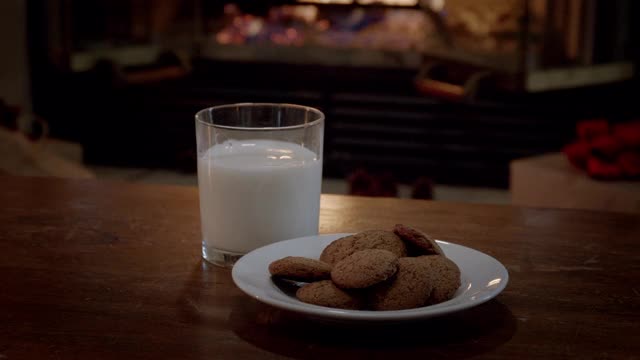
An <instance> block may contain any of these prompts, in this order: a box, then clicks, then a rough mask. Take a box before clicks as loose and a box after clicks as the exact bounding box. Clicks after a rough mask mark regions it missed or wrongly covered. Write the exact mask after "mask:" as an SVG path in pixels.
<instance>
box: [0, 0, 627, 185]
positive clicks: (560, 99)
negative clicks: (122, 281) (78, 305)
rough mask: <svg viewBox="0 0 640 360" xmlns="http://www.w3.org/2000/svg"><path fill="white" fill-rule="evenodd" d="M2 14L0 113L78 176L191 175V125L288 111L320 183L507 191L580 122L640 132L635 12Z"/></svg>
mask: <svg viewBox="0 0 640 360" xmlns="http://www.w3.org/2000/svg"><path fill="white" fill-rule="evenodd" d="M0 7H2V8H1V9H0V23H2V24H3V26H4V27H5V28H6V29H4V30H3V33H2V35H0V36H1V40H2V41H0V46H1V47H0V49H2V54H3V56H2V60H0V67H1V68H2V69H1V71H2V81H1V83H2V84H1V88H0V90H1V92H0V98H4V100H5V102H6V103H7V104H10V105H11V106H20V107H21V109H22V110H23V112H29V113H31V114H34V115H33V118H36V117H37V118H38V119H41V121H40V122H41V123H45V124H47V129H48V130H47V131H48V135H49V136H50V137H52V138H56V139H60V140H64V141H69V142H73V143H77V144H80V145H81V146H82V149H83V163H84V164H86V165H88V166H116V167H125V168H160V169H170V170H173V171H179V172H182V173H186V174H193V173H195V164H196V161H195V136H194V131H195V130H194V118H193V115H194V113H195V112H196V111H197V110H199V109H202V108H204V107H208V106H213V105H218V104H223V103H233V102H288V103H298V104H304V105H309V106H314V107H318V108H320V109H322V110H323V111H324V112H325V113H326V115H327V128H326V135H325V136H326V137H325V154H324V155H325V157H324V161H325V163H324V166H325V168H324V174H325V177H327V178H336V179H348V177H349V176H353V174H354V173H355V174H357V171H360V172H363V171H364V172H368V173H374V174H386V176H391V177H392V178H393V179H394V181H398V182H401V183H406V184H414V183H416V181H418V182H419V181H420V179H422V180H423V181H424V179H429V181H433V182H435V183H439V184H452V185H464V186H484V187H494V188H506V187H507V186H508V184H509V164H510V162H511V161H512V160H514V159H519V158H525V157H529V156H533V155H538V154H543V153H548V152H555V151H559V150H560V149H561V148H562V146H563V145H564V144H566V143H568V142H569V141H571V139H572V138H573V137H574V136H575V125H576V123H577V122H578V121H580V120H584V119H593V118H606V119H609V120H610V121H612V122H617V121H627V120H630V119H634V118H637V117H638V99H637V94H638V81H637V80H638V76H637V71H636V68H637V67H636V65H637V60H638V49H639V48H640V47H639V46H638V37H637V34H638V33H640V31H638V29H635V28H634V27H637V23H638V20H639V19H638V15H639V14H640V13H639V12H638V11H637V10H638V2H637V1H631V0H628V1H625V0H613V1H612V0H608V1H603V0H539V1H536V0H529V1H526V0H521V1H519V0H423V1H417V0H415V1H414V0H385V1H374V0H371V1H369V0H358V1H352V0H342V1H328V0H327V1H319V0H317V1H314V0H306V1H295V0H291V1H280V0H279V1H266V0H265V1H259V2H257V1H250V0H246V1H245V0H242V1H234V2H231V1H229V2H227V1H215V0H189V1H178V0H49V1H46V0H28V1H20V0H3V1H2V5H0ZM634 23H635V24H634ZM27 127H28V128H29V126H28V125H27ZM34 128H36V126H31V127H30V129H31V130H32V131H36V130H33V129H34Z"/></svg>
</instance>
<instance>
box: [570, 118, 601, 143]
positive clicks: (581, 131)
mask: <svg viewBox="0 0 640 360" xmlns="http://www.w3.org/2000/svg"><path fill="white" fill-rule="evenodd" d="M576 130H577V132H578V138H579V139H580V140H585V141H590V140H592V139H594V138H596V137H598V136H600V135H606V134H609V122H607V120H604V119H597V120H586V121H581V122H579V123H578V125H577V126H576Z"/></svg>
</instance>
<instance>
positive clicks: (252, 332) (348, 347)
mask: <svg viewBox="0 0 640 360" xmlns="http://www.w3.org/2000/svg"><path fill="white" fill-rule="evenodd" d="M229 324H230V326H231V328H232V330H233V331H234V332H235V333H236V334H237V335H238V336H239V337H240V338H242V339H244V340H245V341H247V342H249V343H251V344H253V345H255V346H257V347H259V348H261V349H263V350H266V351H270V352H272V353H276V354H279V355H284V356H289V357H294V358H343V357H344V358H347V357H352V356H353V357H362V356H363V355H371V356H374V357H388V356H393V357H421V358H423V357H424V358H426V357H427V356H428V357H440V358H442V357H446V358H448V359H461V358H467V357H471V356H475V355H478V354H482V353H485V352H488V351H491V350H493V349H495V348H497V347H499V346H500V345H502V344H504V343H505V342H507V341H508V340H509V339H511V337H512V336H513V334H514V333H515V331H516V327H517V324H516V319H515V318H514V316H513V315H512V314H511V311H509V309H508V308H507V307H506V306H505V305H504V304H502V303H500V302H499V301H496V300H492V301H490V302H487V303H485V304H483V305H480V306H477V307H475V308H472V309H469V310H466V311H463V312H459V313H456V314H451V315H447V316H442V317H438V318H433V319H428V320H424V321H419V322H411V323H397V324H377V325H372V324H366V325H354V324H344V323H342V324H338V323H327V322H319V321H317V320H313V319H309V318H306V317H304V316H302V315H299V314H295V313H291V312H288V311H283V310H279V309H276V308H273V307H271V306H268V305H265V304H262V303H258V302H257V301H255V300H253V299H251V298H248V297H246V298H242V299H241V300H239V301H238V303H236V304H234V305H233V308H232V311H231V314H230V317H229Z"/></svg>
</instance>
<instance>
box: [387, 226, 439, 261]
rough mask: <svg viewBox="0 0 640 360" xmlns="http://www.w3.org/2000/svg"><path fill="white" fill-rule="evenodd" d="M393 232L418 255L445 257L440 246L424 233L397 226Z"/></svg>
mask: <svg viewBox="0 0 640 360" xmlns="http://www.w3.org/2000/svg"><path fill="white" fill-rule="evenodd" d="M393 232H394V233H395V234H396V235H398V236H399V237H400V238H401V239H402V240H404V241H405V242H406V243H407V245H408V247H409V248H411V249H412V250H415V252H416V255H444V252H443V251H442V249H441V248H440V245H438V243H436V241H435V240H433V239H431V238H429V236H428V235H427V234H425V233H423V232H422V231H419V230H417V229H414V228H412V227H409V226H406V225H402V224H397V225H396V226H395V227H394V228H393Z"/></svg>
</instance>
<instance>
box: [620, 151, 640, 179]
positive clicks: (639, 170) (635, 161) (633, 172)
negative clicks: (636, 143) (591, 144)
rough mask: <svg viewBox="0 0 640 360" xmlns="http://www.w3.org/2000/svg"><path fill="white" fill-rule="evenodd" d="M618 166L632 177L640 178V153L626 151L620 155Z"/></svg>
mask: <svg viewBox="0 0 640 360" xmlns="http://www.w3.org/2000/svg"><path fill="white" fill-rule="evenodd" d="M617 164H618V166H619V167H620V168H621V169H622V172H624V174H625V175H626V176H627V177H630V178H640V153H638V152H636V151H625V152H623V153H622V154H620V155H619V156H618V161H617Z"/></svg>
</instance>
